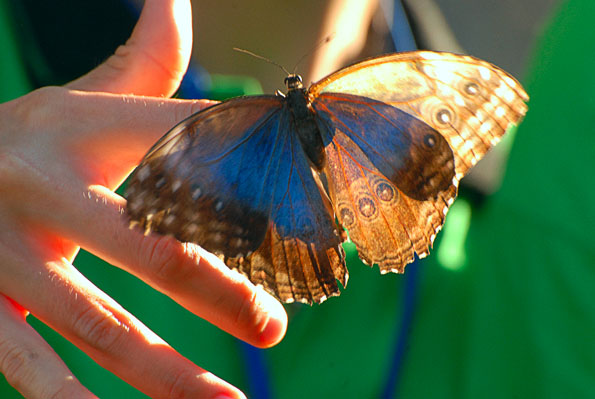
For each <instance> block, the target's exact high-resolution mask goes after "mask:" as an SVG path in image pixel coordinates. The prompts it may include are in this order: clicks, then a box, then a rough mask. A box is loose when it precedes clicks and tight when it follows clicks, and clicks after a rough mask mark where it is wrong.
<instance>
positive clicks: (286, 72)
mask: <svg viewBox="0 0 595 399" xmlns="http://www.w3.org/2000/svg"><path fill="white" fill-rule="evenodd" d="M233 49H234V50H235V51H239V52H240V53H244V54H248V55H251V56H252V57H255V58H258V59H259V60H263V61H266V62H268V63H269V64H272V65H275V66H277V67H279V68H281V70H282V71H283V72H285V74H287V75H291V73H290V72H289V71H288V70H287V69H285V68H284V67H283V65H281V64H278V63H276V62H275V61H271V60H269V59H268V58H266V57H263V56H262V55H258V54H255V53H253V52H252V51H248V50H244V49H243V48H237V47H234V48H233Z"/></svg>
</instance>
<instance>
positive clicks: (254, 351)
mask: <svg viewBox="0 0 595 399" xmlns="http://www.w3.org/2000/svg"><path fill="white" fill-rule="evenodd" d="M123 3H124V4H125V5H126V6H127V8H128V9H129V10H130V11H131V12H132V13H133V14H134V15H136V16H138V15H140V10H139V9H138V7H137V6H136V5H135V4H134V3H133V2H132V1H130V0H123ZM392 13H393V15H392V17H393V18H392V27H391V36H392V39H393V43H394V47H395V50H396V51H399V52H401V51H412V50H415V49H416V48H417V46H416V44H415V40H414V37H413V33H412V31H411V27H410V25H409V22H408V20H407V15H406V13H405V10H404V8H403V5H402V3H401V1H400V0H394V1H393V9H392ZM209 82H210V78H209V74H208V73H207V72H206V71H205V70H204V69H203V68H202V67H200V66H198V64H197V63H195V62H192V61H191V62H190V66H189V68H188V71H187V72H186V75H185V76H184V79H183V80H182V83H181V85H180V93H181V96H182V97H183V98H204V97H205V93H206V91H207V90H208V89H209ZM418 268H419V261H418V260H416V261H415V262H413V263H412V264H410V265H409V266H407V273H405V285H404V290H403V313H402V316H401V320H400V328H399V330H398V332H397V334H396V340H395V346H394V348H393V354H392V356H391V357H390V359H391V362H390V365H389V367H388V373H387V376H386V383H385V385H384V387H383V389H382V393H381V396H380V398H381V399H392V398H393V397H394V392H396V391H397V389H398V384H399V377H400V374H401V370H402V368H403V363H404V360H405V352H406V349H407V342H408V340H409V333H410V331H411V326H412V323H413V315H414V311H415V305H416V299H417V287H418V280H419V270H418ZM238 342H239V343H240V347H241V351H242V355H243V357H244V360H245V364H246V370H247V374H248V375H247V379H248V384H249V387H248V389H249V392H250V397H251V398H253V399H272V398H273V395H272V392H271V386H272V385H271V381H270V373H269V368H268V367H267V359H266V353H265V351H264V350H262V349H259V348H256V347H254V346H252V345H250V344H247V343H245V342H243V341H239V340H238Z"/></svg>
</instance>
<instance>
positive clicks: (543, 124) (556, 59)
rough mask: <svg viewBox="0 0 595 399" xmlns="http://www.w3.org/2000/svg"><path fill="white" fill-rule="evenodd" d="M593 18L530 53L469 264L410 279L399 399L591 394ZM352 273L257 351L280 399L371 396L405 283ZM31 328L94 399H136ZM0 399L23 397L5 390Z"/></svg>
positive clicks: (187, 351)
mask: <svg viewBox="0 0 595 399" xmlns="http://www.w3.org/2000/svg"><path fill="white" fill-rule="evenodd" d="M1 4H2V2H1V0H0V5H1ZM0 10H1V8H0ZM0 16H1V14H0ZM594 17H595V2H593V1H592V0H572V1H569V2H567V3H565V4H564V5H563V6H562V7H561V8H560V9H559V12H558V13H557V14H556V17H555V19H554V20H553V21H552V24H551V26H550V28H549V29H548V31H547V34H546V35H545V36H544V39H543V40H542V43H541V44H540V46H539V47H538V49H537V52H536V56H535V62H534V65H533V67H532V69H531V73H530V75H529V76H530V78H529V80H528V81H527V82H526V83H527V88H528V91H529V94H530V95H531V97H532V99H531V103H530V110H529V113H528V115H527V117H526V119H525V121H524V122H523V124H522V125H521V127H520V128H519V130H518V133H517V136H516V140H515V143H514V146H513V150H512V153H511V159H510V162H509V167H508V171H507V175H506V178H505V180H504V183H503V187H502V189H501V190H500V191H499V192H498V193H497V194H495V195H494V196H493V197H492V198H490V199H489V200H488V201H487V203H486V204H484V206H483V207H482V208H480V209H473V214H472V221H471V226H470V228H469V231H468V240H467V243H466V248H467V253H466V254H465V256H464V257H463V258H462V259H464V261H465V263H464V264H463V266H462V267H457V268H453V267H450V266H449V267H444V266H443V265H441V264H439V262H438V258H439V257H438V256H431V257H430V258H429V259H428V261H426V262H425V263H424V264H423V265H422V267H421V268H420V272H421V276H420V279H421V282H420V287H419V292H418V298H417V300H418V305H417V309H416V313H415V320H414V324H413V326H412V329H411V332H410V339H409V343H408V348H407V349H408V351H407V357H406V361H405V365H404V369H403V371H402V374H401V376H400V380H399V384H398V391H397V392H396V397H401V398H433V399H434V398H449V399H455V398H456V399H458V398H498V399H501V398H515V397H516V398H593V397H595V301H594V300H593V299H594V293H595V241H594V239H593V237H592V233H591V228H592V226H593V224H594V222H595V215H594V212H595V211H594V209H595V207H594V206H593V204H594V203H595V191H594V190H595V188H594V185H593V176H592V175H593V172H595V139H594V138H595V135H594V134H593V133H592V126H595V124H594V123H593V122H594V119H595V95H593V93H595V74H594V73H593V71H595V56H593V53H594V51H593V49H592V48H590V47H589V45H591V43H592V42H593V34H592V32H593V29H592V20H593V18H594ZM0 26H3V25H0ZM591 47H592V45H591ZM5 54H13V53H6V52H5ZM2 65H3V64H2ZM3 68H4V67H3ZM2 73H4V70H2ZM2 91H5V88H4V87H2ZM467 209H468V207H466V206H463V207H461V208H460V210H459V212H463V211H466V210H467ZM453 211H456V209H453ZM451 218H452V219H456V220H463V219H464V217H462V218H461V217H457V216H455V215H450V216H449V220H450V219H451ZM455 227H457V226H455ZM459 230H460V231H462V232H465V231H466V229H460V228H459ZM445 233H447V232H445ZM439 237H440V236H439ZM445 241H446V240H445ZM438 245H439V243H438ZM436 252H437V251H434V255H435V254H436ZM348 264H349V269H350V274H351V278H350V281H349V284H348V289H347V290H346V291H345V292H344V293H343V294H342V295H341V297H340V298H339V299H336V298H335V299H331V300H329V301H328V302H326V303H324V304H323V305H321V306H314V307H312V308H309V307H306V306H301V305H292V306H288V307H287V309H288V312H289V313H290V324H289V330H288V332H287V336H286V338H285V339H284V340H283V342H282V343H281V344H279V345H278V346H276V347H275V348H272V349H269V350H267V351H265V353H266V360H267V362H268V365H269V370H270V372H271V377H272V378H271V379H272V387H271V388H272V391H273V393H274V398H276V399H277V398H278V399H289V398H339V397H340V398H346V399H350V398H354V399H355V398H377V397H379V394H380V391H381V389H382V388H383V384H384V383H385V381H386V373H387V372H388V366H389V364H390V362H391V359H390V356H391V355H392V351H393V346H394V344H395V334H396V332H397V331H398V329H399V328H400V325H399V321H400V318H401V310H402V299H401V296H402V286H403V283H404V278H403V276H398V275H386V276H380V275H379V273H378V269H377V268H374V269H370V268H368V267H366V266H364V265H362V264H361V263H360V262H359V261H358V260H357V259H356V258H355V256H354V254H353V253H352V252H350V255H349V260H348ZM76 265H77V267H79V269H80V270H81V271H82V272H83V273H84V274H85V275H87V276H88V277H89V278H90V279H91V280H92V281H93V282H95V283H96V284H97V285H98V286H99V287H100V288H101V289H103V290H105V291H106V292H107V293H108V294H110V295H111V296H112V297H114V298H115V299H116V300H117V301H118V302H120V303H121V304H122V305H123V306H124V307H125V308H127V309H128V310H130V311H131V312H132V313H133V314H135V315H136V316H137V317H138V318H139V319H140V320H142V321H143V322H145V323H146V324H147V325H148V326H149V327H150V328H152V329H153V330H154V331H156V332H157V333H158V334H159V335H160V336H162V337H163V338H164V339H165V340H166V341H168V342H169V343H170V344H172V345H173V346H174V347H175V348H176V349H178V350H179V351H180V352H181V353H182V354H183V355H185V356H187V357H188V358H189V359H191V360H192V361H194V362H195V363H197V364H199V365H201V366H202V367H205V368H207V369H209V370H211V371H213V372H214V373H215V374H217V375H219V376H221V377H222V378H224V379H226V380H228V381H230V382H231V383H233V384H235V385H237V386H238V387H240V388H242V389H244V390H246V391H247V389H248V384H247V380H246V370H245V363H244V358H243V356H242V351H241V347H240V345H239V343H238V342H237V341H236V340H235V339H233V338H231V337H230V336H228V335H227V334H225V333H221V332H219V331H218V330H217V329H216V328H214V327H212V326H210V325H208V324H207V323H205V322H203V321H201V320H199V319H198V318H196V317H194V316H192V315H191V314H189V313H188V312H186V311H184V310H182V309H180V307H179V306H177V305H176V304H175V303H173V302H172V301H171V300H169V299H168V298H166V297H164V296H163V295H161V294H158V293H155V292H154V291H153V290H152V289H150V288H149V287H147V286H146V285H144V284H143V283H141V282H139V281H138V280H136V279H135V278H133V277H131V276H128V275H127V274H126V273H124V272H122V271H119V270H117V269H116V268H113V267H111V266H108V265H106V264H104V263H102V262H100V261H98V260H96V259H94V258H92V257H91V256H90V255H88V254H86V253H82V254H81V255H80V256H79V257H78V258H77V261H76ZM445 266H446V265H445ZM31 323H32V324H33V325H35V326H36V327H37V328H38V329H39V330H40V331H41V333H42V334H43V335H44V336H45V337H46V338H47V339H48V341H49V342H51V344H52V345H53V346H54V347H55V348H56V350H57V351H58V352H59V353H60V354H61V356H62V357H63V358H64V360H65V361H66V363H67V364H68V366H69V367H70V368H71V369H72V370H73V372H74V373H75V374H76V376H77V377H78V378H79V379H80V380H81V382H82V383H83V384H85V385H86V386H87V387H88V388H89V389H90V390H91V391H93V392H94V393H95V394H97V395H98V396H100V397H102V398H144V397H145V396H144V395H142V394H140V393H139V392H138V391H136V390H134V389H133V388H131V387H129V386H127V385H126V384H125V383H123V382H121V381H120V380H118V379H117V378H116V377H114V376H113V375H111V374H110V373H109V372H106V371H104V370H102V369H101V368H99V367H98V366H97V365H95V364H94V363H93V362H92V361H91V360H90V359H88V358H87V357H86V356H85V355H84V354H81V353H80V351H78V350H77V349H76V348H73V347H72V346H71V345H70V344H68V343H67V342H65V341H64V340H63V339H62V338H60V337H57V336H56V334H55V333H53V332H51V331H49V330H48V329H47V328H45V327H43V326H41V325H40V323H39V322H37V321H35V320H32V321H31ZM0 397H2V398H16V397H19V396H18V394H17V393H16V392H15V391H13V390H11V389H10V388H9V387H8V386H7V384H6V383H5V382H3V381H0Z"/></svg>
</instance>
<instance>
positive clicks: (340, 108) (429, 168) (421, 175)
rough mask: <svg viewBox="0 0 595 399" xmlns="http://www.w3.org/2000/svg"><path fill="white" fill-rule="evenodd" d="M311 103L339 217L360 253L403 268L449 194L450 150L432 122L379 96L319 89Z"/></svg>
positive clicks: (440, 217)
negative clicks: (396, 106)
mask: <svg viewBox="0 0 595 399" xmlns="http://www.w3.org/2000/svg"><path fill="white" fill-rule="evenodd" d="M313 107H314V108H315V110H316V111H317V116H318V122H319V126H320V130H321V132H323V133H322V134H323V142H324V145H325V153H326V156H327V163H326V166H325V173H326V175H327V177H328V180H329V184H328V185H329V191H330V196H331V199H332V203H333V205H334V207H335V213H336V214H337V218H338V220H339V222H340V223H341V224H342V225H343V226H344V227H345V228H347V230H348V231H349V236H350V238H351V239H352V241H353V242H354V243H355V244H356V246H357V248H358V251H359V255H360V257H361V258H362V259H363V260H365V261H366V262H367V263H369V264H372V263H378V264H379V266H380V269H381V271H383V272H388V271H395V272H403V270H404V267H405V265H406V264H407V263H409V262H411V261H412V260H413V258H414V253H415V252H416V253H417V254H418V256H420V257H423V256H425V255H426V254H427V253H428V250H429V246H430V245H431V243H432V242H433V240H434V236H435V234H436V232H437V231H438V230H439V229H440V227H441V226H442V223H443V221H444V215H445V213H446V210H447V209H448V206H449V205H450V204H451V203H452V201H453V200H454V197H455V195H456V184H455V183H456V180H455V171H454V155H453V152H452V151H451V149H450V147H449V146H448V143H447V142H446V140H445V139H444V138H443V137H442V136H441V135H440V134H439V133H438V132H437V131H436V130H435V129H433V128H432V127H430V126H429V125H427V124H425V123H424V122H422V121H420V120H418V119H416V118H414V117H412V116H411V115H409V114H407V113H405V112H403V111H401V110H399V109H398V108H395V107H393V106H391V105H388V104H385V103H382V102H379V101H375V100H371V99H368V98H365V97H360V96H354V95H346V94H334V93H325V94H321V95H320V96H319V97H318V98H317V99H316V100H315V102H314V103H313Z"/></svg>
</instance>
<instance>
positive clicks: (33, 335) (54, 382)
mask: <svg viewBox="0 0 595 399" xmlns="http://www.w3.org/2000/svg"><path fill="white" fill-rule="evenodd" d="M15 305H16V304H15V303H14V302H13V301H11V300H9V298H7V297H5V296H4V295H1V294H0V374H2V375H4V377H5V378H6V380H7V381H8V383H9V384H10V385H12V386H13V387H14V388H15V389H16V390H18V391H19V392H20V393H21V394H23V395H24V396H25V397H27V398H54V397H67V398H95V395H93V394H92V393H91V392H89V391H88V390H87V389H86V388H85V387H83V386H82V385H81V384H80V382H79V381H78V380H77V379H76V378H75V377H74V375H73V374H72V373H71V372H70V370H68V368H67V367H66V365H65V364H64V363H63V362H62V360H61V359H60V358H59V357H58V355H57V354H56V353H55V352H54V351H53V350H52V348H51V347H50V346H49V345H48V344H47V343H46V342H45V341H44V340H43V338H41V337H40V336H39V334H37V332H36V331H35V330H34V329H33V328H32V327H31V326H30V325H29V324H27V322H26V321H25V317H24V315H23V312H22V310H21V309H19V308H18V307H17V306H15Z"/></svg>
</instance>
